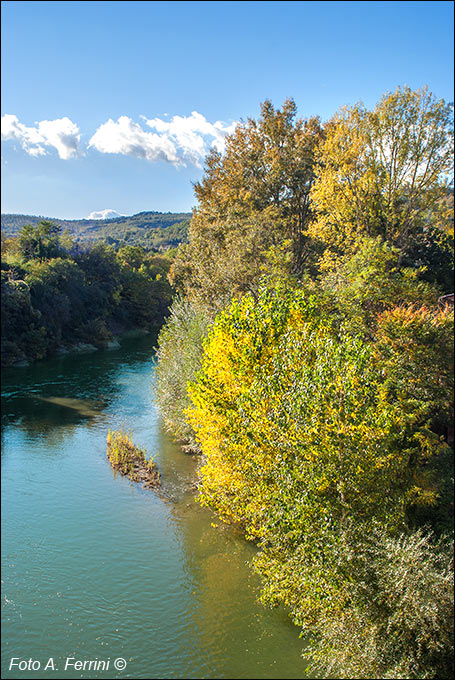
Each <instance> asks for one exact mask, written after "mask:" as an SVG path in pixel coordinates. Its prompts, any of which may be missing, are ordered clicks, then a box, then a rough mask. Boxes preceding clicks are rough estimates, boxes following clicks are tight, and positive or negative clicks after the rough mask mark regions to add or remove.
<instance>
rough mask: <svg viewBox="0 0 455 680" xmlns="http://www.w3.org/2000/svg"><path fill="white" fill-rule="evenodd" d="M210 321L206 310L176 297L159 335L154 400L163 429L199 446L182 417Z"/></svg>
mask: <svg viewBox="0 0 455 680" xmlns="http://www.w3.org/2000/svg"><path fill="white" fill-rule="evenodd" d="M209 323H210V316H209V314H208V312H206V311H204V310H203V309H201V308H196V307H195V306H193V305H191V304H190V303H189V302H187V301H184V300H182V299H180V298H177V299H176V300H175V301H174V304H173V305H172V308H171V314H170V316H169V318H168V319H167V321H166V323H165V325H164V326H163V328H162V329H161V332H160V335H159V338H158V351H157V358H158V365H157V388H156V389H157V396H156V398H157V404H158V408H159V410H160V413H161V416H162V418H163V421H164V424H165V427H166V429H167V430H168V431H169V432H170V433H172V434H173V435H174V436H175V437H176V438H178V439H180V440H183V441H185V442H186V444H187V446H188V447H189V448H190V449H193V450H198V446H197V442H196V440H195V437H194V433H193V429H192V427H191V426H190V425H189V424H188V422H187V421H186V418H185V411H186V409H187V408H188V406H189V404H190V401H189V397H188V393H187V384H188V382H189V381H191V380H194V379H195V377H196V375H197V373H198V372H199V370H200V367H201V358H202V340H203V338H204V337H205V335H206V333H207V329H208V326H209Z"/></svg>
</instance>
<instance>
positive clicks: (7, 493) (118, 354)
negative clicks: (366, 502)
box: [2, 337, 305, 678]
mask: <svg viewBox="0 0 455 680" xmlns="http://www.w3.org/2000/svg"><path fill="white" fill-rule="evenodd" d="M154 372H155V360H154V353H153V339H152V338H150V337H145V338H139V339H134V340H133V339H130V340H125V341H124V342H123V343H122V346H121V348H120V349H119V350H116V351H110V352H109V351H103V352H96V353H92V354H85V355H66V356H63V357H58V358H55V359H52V360H49V361H46V362H40V363H37V364H34V365H33V366H30V367H27V368H21V369H18V368H17V369H14V370H5V371H4V372H3V385H2V478H3V485H2V489H3V492H2V511H3V512H2V517H3V519H2V522H3V531H2V536H3V549H2V556H3V557H2V573H3V576H2V615H3V626H2V647H3V655H2V677H7V678H80V677H84V678H98V677H106V678H303V677H305V673H304V668H305V667H304V662H303V661H302V659H301V656H300V655H301V650H302V640H299V637H298V629H297V628H296V627H294V626H293V625H292V624H291V622H290V620H289V619H288V618H287V616H286V614H285V612H283V611H279V610H268V609H265V608H263V607H262V606H261V605H260V604H258V603H257V601H256V596H257V589H258V581H257V579H256V577H255V576H254V575H253V574H252V573H251V570H250V568H249V567H248V565H247V563H248V561H249V560H250V559H251V557H252V556H253V554H254V547H253V546H252V545H250V544H248V543H246V542H245V541H244V540H243V539H242V537H241V536H239V535H238V534H236V532H235V531H234V530H233V529H232V528H226V527H221V526H213V525H214V524H218V522H217V520H216V518H215V516H214V515H213V514H212V513H211V512H210V511H209V510H208V509H205V508H201V507H199V506H198V505H197V503H195V501H194V491H193V490H192V488H191V484H192V483H193V482H194V479H195V460H194V459H193V458H192V457H190V456H187V455H185V454H183V453H182V452H181V450H180V449H179V447H178V446H177V445H176V444H174V443H172V442H171V441H170V439H169V438H168V437H167V436H166V435H165V433H164V432H163V429H162V426H161V424H160V419H159V416H158V413H157V410H156V406H155V403H154ZM122 425H123V426H124V428H125V429H126V430H129V431H131V432H132V433H133V438H134V441H135V443H136V444H138V445H140V446H143V447H145V448H146V449H147V451H148V453H149V454H153V455H155V454H156V461H157V463H158V466H159V468H160V470H161V476H162V481H163V484H164V486H165V487H166V489H167V491H168V492H169V494H170V496H171V498H172V500H171V501H165V500H163V499H162V498H160V497H159V496H157V495H156V494H155V493H154V492H153V491H146V490H143V489H142V488H141V487H139V486H138V485H136V484H133V483H131V482H130V481H129V480H128V479H126V478H124V477H121V476H119V475H116V474H115V473H114V472H113V470H112V469H111V467H110V466H109V464H108V462H107V460H106V434H107V431H108V429H109V428H111V429H118V428H120V427H121V426H122ZM11 659H14V663H15V664H19V662H20V661H26V662H28V660H29V659H32V660H33V661H34V662H35V663H34V668H35V669H36V670H29V669H27V670H20V668H18V666H17V665H13V666H12V667H11ZM68 659H69V662H68V664H69V665H68V666H67V670H66V671H65V664H66V663H67V660H68ZM116 659H124V660H125V662H126V668H125V669H124V670H116V668H115V666H114V662H115V660H116ZM50 660H51V661H50ZM77 661H80V662H84V661H85V662H86V666H85V671H84V670H83V667H79V668H78V666H77V663H76V662H77ZM89 661H92V662H93V664H92V666H91V667H90V666H89V665H88V662H89ZM101 661H103V662H104V663H105V665H106V666H107V668H106V670H103V664H101V663H99V662H101ZM118 663H119V665H121V662H118ZM38 664H40V668H39V669H38ZM46 664H47V665H48V668H47V670H45V666H46ZM73 664H75V665H73ZM89 668H91V670H88V669H89ZM96 669H97V670H96Z"/></svg>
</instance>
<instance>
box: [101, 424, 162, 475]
mask: <svg viewBox="0 0 455 680" xmlns="http://www.w3.org/2000/svg"><path fill="white" fill-rule="evenodd" d="M106 442H107V457H108V460H109V462H110V464H111V465H112V467H113V468H114V470H117V471H118V472H120V473H121V474H122V475H125V476H126V477H128V478H129V479H131V480H132V481H133V482H139V483H142V484H143V486H145V487H149V488H150V487H159V486H160V473H159V470H158V468H157V465H156V463H155V461H154V459H153V457H150V458H148V459H147V454H146V451H145V450H144V449H141V448H140V447H139V446H136V445H135V444H134V442H133V440H132V436H131V433H130V432H124V430H123V428H122V429H120V430H109V432H108V434H107V439H106Z"/></svg>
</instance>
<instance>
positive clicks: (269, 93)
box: [2, 0, 453, 218]
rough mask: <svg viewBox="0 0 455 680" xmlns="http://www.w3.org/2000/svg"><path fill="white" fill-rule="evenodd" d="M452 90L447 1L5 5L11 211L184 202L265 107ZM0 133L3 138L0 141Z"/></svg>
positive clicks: (67, 214) (5, 157) (75, 213)
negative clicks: (218, 153)
mask: <svg viewBox="0 0 455 680" xmlns="http://www.w3.org/2000/svg"><path fill="white" fill-rule="evenodd" d="M404 84H407V85H409V86H410V87H412V88H419V87H423V86H424V85H425V84H427V85H428V86H429V88H430V90H431V91H432V92H433V93H434V94H435V95H436V96H438V97H442V98H444V99H446V100H447V101H453V3H452V2H411V1H408V2H341V1H339V2H146V1H143V2H131V1H130V2H122V1H118V2H90V1H84V2H56V1H52V2H39V1H33V2H19V1H8V0H7V1H6V2H2V180H3V181H2V212H17V213H26V214H39V215H45V216H50V217H61V218H81V217H87V216H88V215H89V214H91V213H92V212H94V211H102V210H105V209H108V208H110V209H114V210H116V211H118V212H119V213H122V214H133V213H136V212H140V211H143V210H159V211H186V210H190V209H191V207H192V206H193V205H194V203H195V200H194V194H193V187H192V182H194V181H197V180H199V179H200V177H201V175H202V166H203V159H204V154H205V153H206V151H207V149H208V148H209V146H210V145H212V144H215V145H216V146H218V148H222V144H223V138H224V135H225V134H227V133H229V131H231V130H232V129H233V127H232V126H233V125H234V124H235V122H236V121H239V120H240V119H242V118H243V119H245V118H247V117H249V116H251V117H257V115H258V113H259V104H260V102H262V101H264V100H265V99H271V100H272V102H273V103H274V105H275V106H281V104H282V103H283V101H284V100H285V99H286V98H289V97H291V98H293V99H294V100H295V102H296V104H297V107H298V114H299V116H302V117H306V116H309V115H314V114H317V115H320V116H321V118H322V120H326V119H328V118H330V117H331V116H332V115H333V114H334V113H335V111H336V110H337V109H338V108H339V107H340V106H342V105H344V104H352V103H354V102H356V101H358V100H362V101H363V102H364V103H365V104H366V105H367V106H374V104H375V103H376V101H377V100H378V99H379V98H380V97H381V95H382V94H383V93H384V92H386V91H388V90H389V91H390V90H395V89H396V87H397V86H398V85H404ZM3 138H4V139H3Z"/></svg>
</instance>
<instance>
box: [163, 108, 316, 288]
mask: <svg viewBox="0 0 455 680" xmlns="http://www.w3.org/2000/svg"><path fill="white" fill-rule="evenodd" d="M321 134H322V131H321V126H320V124H319V119H318V118H310V119H308V120H302V119H297V120H296V105H295V103H294V102H293V101H292V100H287V101H286V102H285V103H284V105H283V107H282V109H281V110H280V109H275V108H274V106H273V105H272V103H271V102H270V101H266V102H264V104H262V106H261V115H260V117H259V119H258V120H253V119H248V120H247V122H246V123H245V122H242V123H240V124H239V125H238V126H237V127H236V129H235V131H234V133H233V134H232V135H229V136H228V137H227V138H226V150H225V152H224V154H221V153H220V152H218V151H216V150H212V151H211V152H210V154H209V156H208V157H207V160H206V168H205V174H204V177H203V179H202V180H201V182H199V183H197V184H196V185H195V194H196V197H197V199H198V205H197V207H196V210H195V212H194V214H193V218H192V221H191V226H190V243H189V245H188V246H187V247H186V248H184V249H182V250H181V252H180V254H179V256H178V257H177V260H176V262H175V264H174V267H173V270H172V276H173V280H174V282H175V283H177V284H179V285H180V287H181V288H182V289H183V290H184V292H186V293H189V294H190V295H196V296H197V295H198V294H199V295H204V294H207V292H209V293H210V292H211V291H210V290H209V289H207V285H206V282H205V281H204V280H207V279H209V280H211V279H212V278H213V277H212V272H211V268H212V266H213V263H214V262H215V263H219V264H220V267H219V268H220V269H221V270H223V269H226V265H228V264H229V263H230V268H231V272H230V277H229V287H230V288H229V291H234V292H236V288H237V285H236V280H238V289H240V290H242V289H245V287H246V288H248V286H245V278H244V277H245V271H243V269H244V268H243V269H242V267H240V269H239V270H238V271H237V269H234V259H238V260H239V261H241V260H242V259H243V257H242V256H243V255H244V256H245V258H246V259H248V257H249V256H250V255H251V252H252V248H253V247H254V249H255V250H257V246H258V244H260V245H261V251H262V253H265V252H266V251H267V250H269V249H270V248H273V247H275V246H278V245H283V244H284V242H286V247H287V248H288V249H289V252H290V254H291V256H292V270H293V271H294V273H297V274H300V273H301V271H302V269H303V267H304V264H305V261H306V259H307V257H308V244H307V237H306V236H305V231H306V227H307V225H308V222H309V219H310V200H309V195H310V189H311V186H312V183H313V154H314V150H315V147H316V144H317V142H318V141H319V140H320V138H321ZM261 224H262V231H261V229H259V228H258V227H259V226H260V225H261ZM250 230H251V231H254V232H255V237H254V239H253V240H254V243H252V239H250V238H249V237H248V233H249V231H250ZM259 232H260V233H259ZM234 252H236V253H237V258H234V259H233V253H234ZM250 259H251V258H250ZM254 259H255V261H259V262H260V259H261V258H260V257H259V258H258V257H257V253H255V254H254ZM249 278H250V279H251V276H250V277H249ZM255 278H256V277H255ZM250 282H251V281H250ZM209 288H210V287H209ZM229 291H226V290H225V292H229Z"/></svg>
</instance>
